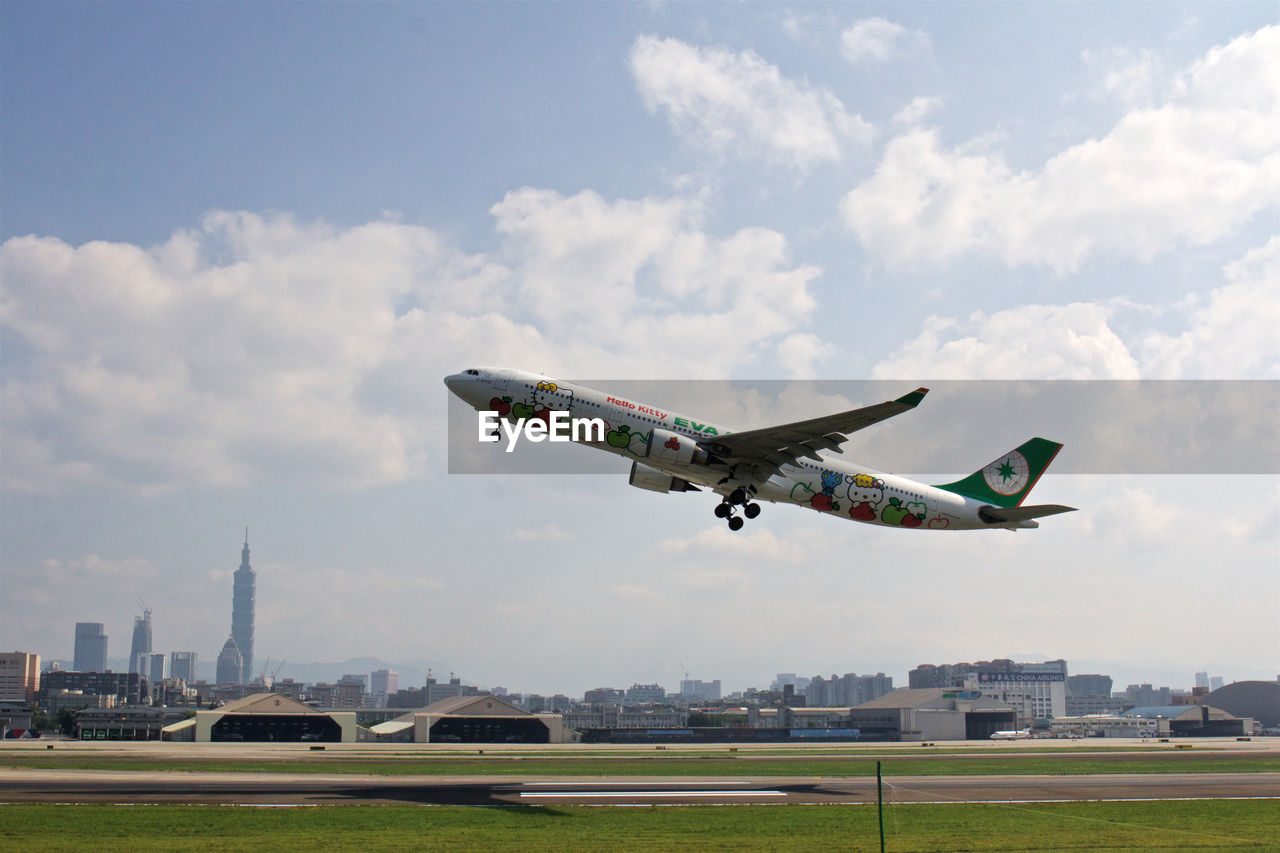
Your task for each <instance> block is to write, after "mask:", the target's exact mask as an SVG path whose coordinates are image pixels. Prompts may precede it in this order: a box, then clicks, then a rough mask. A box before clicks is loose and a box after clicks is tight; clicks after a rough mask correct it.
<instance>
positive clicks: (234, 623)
mask: <svg viewBox="0 0 1280 853" xmlns="http://www.w3.org/2000/svg"><path fill="white" fill-rule="evenodd" d="M234 577H235V580H234V583H233V585H232V589H231V639H233V640H235V641H236V642H235V645H236V648H237V649H238V650H239V652H240V677H239V679H238V681H239V683H241V684H248V683H249V682H250V681H251V680H253V587H254V582H255V579H256V575H255V574H254V572H253V567H252V566H250V565H249V528H247V527H246V528H245V530H244V550H243V551H241V552H240V568H238V569H236V573H235V576H234ZM223 652H224V653H225V652H226V649H225V648H224V649H223ZM218 660H219V662H218V667H219V670H221V667H222V662H221V661H222V659H221V657H219V659H218ZM218 681H219V683H221V681H222V676H221V674H219V676H218Z"/></svg>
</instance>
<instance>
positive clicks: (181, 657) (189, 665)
mask: <svg viewBox="0 0 1280 853" xmlns="http://www.w3.org/2000/svg"><path fill="white" fill-rule="evenodd" d="M197 660H199V656H198V655H196V653H195V652H173V653H171V654H170V655H169V677H170V678H181V679H182V680H183V681H185V682H187V683H188V684H192V683H194V682H195V680H196V662H197Z"/></svg>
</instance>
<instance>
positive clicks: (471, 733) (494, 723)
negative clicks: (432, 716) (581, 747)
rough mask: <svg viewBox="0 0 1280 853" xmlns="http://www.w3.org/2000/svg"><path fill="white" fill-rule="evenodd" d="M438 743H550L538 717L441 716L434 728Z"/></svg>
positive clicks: (547, 733)
mask: <svg viewBox="0 0 1280 853" xmlns="http://www.w3.org/2000/svg"><path fill="white" fill-rule="evenodd" d="M431 740H432V741H434V742H437V743H440V742H443V743H550V742H551V733H550V732H549V731H548V730H547V725H546V723H544V722H542V720H539V719H537V718H536V717H441V718H440V719H439V720H436V721H435V723H434V724H433V725H432V726H431Z"/></svg>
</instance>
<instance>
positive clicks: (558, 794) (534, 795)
mask: <svg viewBox="0 0 1280 853" xmlns="http://www.w3.org/2000/svg"><path fill="white" fill-rule="evenodd" d="M785 796H786V794H784V793H782V792H781V791H546V792H523V791H522V792H521V793H520V798H521V799H530V800H532V799H551V798H559V799H564V798H565V797H576V798H582V799H604V798H623V797H785Z"/></svg>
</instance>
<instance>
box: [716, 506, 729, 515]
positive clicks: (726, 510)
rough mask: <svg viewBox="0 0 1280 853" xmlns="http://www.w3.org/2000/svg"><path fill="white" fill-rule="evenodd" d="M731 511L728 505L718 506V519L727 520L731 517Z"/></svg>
mask: <svg viewBox="0 0 1280 853" xmlns="http://www.w3.org/2000/svg"><path fill="white" fill-rule="evenodd" d="M729 509H730V507H729V505H728V504H727V503H720V504H716V518H726V517H727V516H728V515H729Z"/></svg>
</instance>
